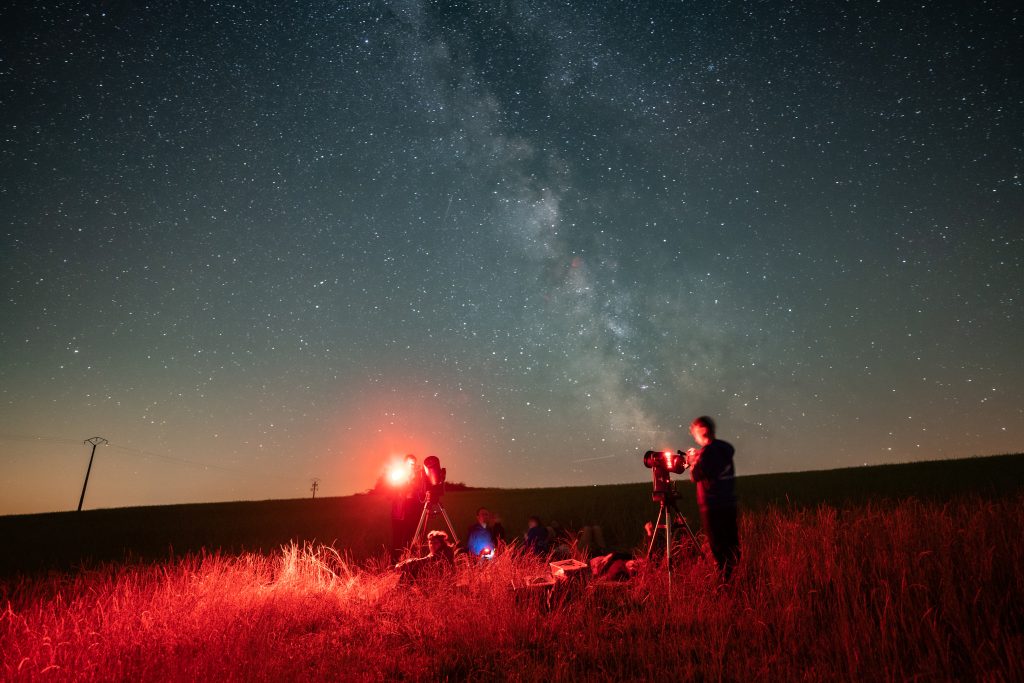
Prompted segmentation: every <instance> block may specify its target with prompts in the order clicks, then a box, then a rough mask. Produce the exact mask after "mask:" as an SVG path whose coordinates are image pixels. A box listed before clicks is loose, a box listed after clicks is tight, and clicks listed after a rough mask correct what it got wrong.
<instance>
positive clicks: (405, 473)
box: [388, 463, 409, 486]
mask: <svg viewBox="0 0 1024 683" xmlns="http://www.w3.org/2000/svg"><path fill="white" fill-rule="evenodd" d="M407 481H409V468H408V466H406V465H405V464H404V463H396V464H394V465H392V466H391V467H389V468H388V483H389V484H391V485H392V486H401V485H402V484H404V483H406V482H407Z"/></svg>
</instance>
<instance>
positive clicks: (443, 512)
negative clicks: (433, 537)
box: [437, 503, 459, 544]
mask: <svg viewBox="0 0 1024 683" xmlns="http://www.w3.org/2000/svg"><path fill="white" fill-rule="evenodd" d="M437 509H438V510H440V511H441V516H442V517H444V521H445V524H447V525H448V532H449V533H450V534H451V535H452V543H456V544H457V543H458V542H459V537H458V536H456V535H455V527H454V526H452V520H451V519H450V518H449V517H448V511H447V510H445V509H444V505H442V504H441V503H438V504H437Z"/></svg>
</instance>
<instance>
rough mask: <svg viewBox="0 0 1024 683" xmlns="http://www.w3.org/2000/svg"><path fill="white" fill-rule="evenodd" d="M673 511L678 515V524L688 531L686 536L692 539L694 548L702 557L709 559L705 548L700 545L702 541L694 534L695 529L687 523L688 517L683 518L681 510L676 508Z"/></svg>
mask: <svg viewBox="0 0 1024 683" xmlns="http://www.w3.org/2000/svg"><path fill="white" fill-rule="evenodd" d="M672 511H673V512H674V513H675V515H676V524H678V525H679V526H681V527H683V528H684V529H686V534H687V536H689V537H690V541H691V542H692V543H693V547H694V548H696V549H697V552H699V553H700V554H701V555H702V556H704V557H705V558H707V555H706V554H705V552H704V547H703V546H702V545H701V544H700V541H698V540H697V534H695V533H693V529H691V528H690V524H689V522H687V521H686V517H683V515H682V513H681V512H679V510H678V509H677V508H676V507H674V506H673V508H672Z"/></svg>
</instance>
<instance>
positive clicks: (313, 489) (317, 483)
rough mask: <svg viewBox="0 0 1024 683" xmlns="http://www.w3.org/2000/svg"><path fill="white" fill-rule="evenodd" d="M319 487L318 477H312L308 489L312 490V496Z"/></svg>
mask: <svg viewBox="0 0 1024 683" xmlns="http://www.w3.org/2000/svg"><path fill="white" fill-rule="evenodd" d="M318 488H320V477H313V485H312V486H310V487H309V490H310V491H312V492H313V498H314V499H315V498H316V490H317V489H318Z"/></svg>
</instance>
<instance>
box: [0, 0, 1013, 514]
mask: <svg viewBox="0 0 1024 683" xmlns="http://www.w3.org/2000/svg"><path fill="white" fill-rule="evenodd" d="M1022 15H1024V12H1022V11H1021V10H1020V9H1019V8H1018V6H1017V5H1016V3H1011V2H998V1H996V2H986V1H984V0H981V1H979V2H971V3H965V2H959V1H956V2H929V3H919V4H916V5H914V6H910V5H909V4H908V3H900V2H888V1H885V2H881V1H880V2H854V1H851V2H835V1H830V2H811V1H807V2H783V1H781V0H766V1H763V2H730V1H728V0H723V1H718V0H715V1H712V0H693V1H689V2H680V1H676V2H669V1H665V0H659V1H653V2H607V3H581V2H553V1H541V0H520V1H512V0H510V1H501V2H477V1H472V2H457V1H452V2H419V1H416V0H402V1H396V2H321V1H318V0H302V1H301V2H294V1H291V0H282V1H280V2H275V3H237V4H236V3H228V2H222V1H220V0H211V1H209V2H190V1H186V2H149V3H129V2H117V1H112V2H98V3H94V2H89V3H79V2H68V3H43V2H38V1H35V0H31V1H27V2H24V3H18V4H17V5H16V6H14V7H6V8H4V9H2V10H0V25H2V26H4V33H5V34H6V35H5V38H4V41H3V47H2V49H0V102H2V108H3V112H4V114H3V117H2V123H0V126H2V134H0V209H2V211H0V215H2V220H3V224H2V225H3V229H2V236H3V241H2V247H0V278H2V280H0V283H2V293H3V296H2V299H0V320H2V325H0V514H10V513H22V512H38V511H48V510H67V509H74V508H75V506H76V505H77V502H78V496H79V494H80V492H81V486H82V480H83V477H84V475H85V470H86V466H87V464H88V461H89V454H90V447H89V446H87V445H84V444H83V443H82V441H83V440H84V439H86V438H88V437H92V436H102V437H105V438H106V439H108V440H109V442H110V443H109V445H105V446H101V447H100V448H99V449H98V450H97V453H96V462H95V464H94V466H93V469H92V473H91V478H90V482H89V490H88V494H87V496H86V500H85V507H86V508H90V507H91V508H96V507H114V506H125V505H142V504H163V503H180V502H195V501H214V500H237V499H265V498H293V497H304V496H309V495H310V484H311V480H312V479H313V478H314V477H317V478H319V479H320V483H319V486H320V489H319V495H347V494H350V493H354V492H358V491H365V490H366V489H368V488H370V487H371V486H373V484H374V482H375V480H376V478H377V477H378V476H379V474H380V472H381V468H382V466H383V464H384V463H385V462H386V461H387V460H388V459H389V458H391V457H392V456H394V455H397V454H402V453H407V452H410V453H416V454H418V455H420V456H421V457H422V456H425V455H430V454H435V455H438V456H439V457H440V458H441V461H442V463H443V464H444V465H445V466H446V467H447V469H448V477H449V480H450V481H462V482H466V483H470V484H473V485H486V486H505V487H534V486H562V485H581V484H605V483H616V482H627V481H645V480H647V479H648V471H647V470H646V469H644V467H643V465H642V462H641V455H642V453H643V452H644V451H645V450H646V449H648V448H654V447H659V448H660V447H673V448H686V447H688V446H689V445H691V442H690V439H689V436H688V432H687V426H688V424H689V422H690V420H691V419H692V418H693V417H695V416H697V415H700V414H710V415H712V416H714V417H715V418H716V419H717V421H718V423H719V436H721V437H722V438H725V439H726V440H728V441H731V442H732V443H734V445H735V446H736V447H737V469H738V472H739V474H740V475H741V476H742V475H743V474H754V473H762V472H783V471H793V470H807V469H825V468H834V467H845V466H853V465H862V464H865V463H867V464H879V463H886V462H899V461H907V460H921V459H935V458H952V457H963V456H970V455H980V454H993V453H1005V452H1018V451H1021V450H1024V448H1022V447H1024V363H1021V338H1022V336H1024V307H1022V304H1024V299H1022V283H1024V277H1022V276H1024V268H1022V266H1024V230H1022V228H1024V219H1022V216H1024V193H1022V180H1021V173H1022V165H1024V164H1022V160H1024V133H1022V131H1024V127H1022V125H1021V124H1022V121H1024V106H1022V105H1024V87H1022V77H1021V74H1022V73H1024V70H1022V59H1021V52H1020V46H1021V44H1022V37H1024V27H1022Z"/></svg>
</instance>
